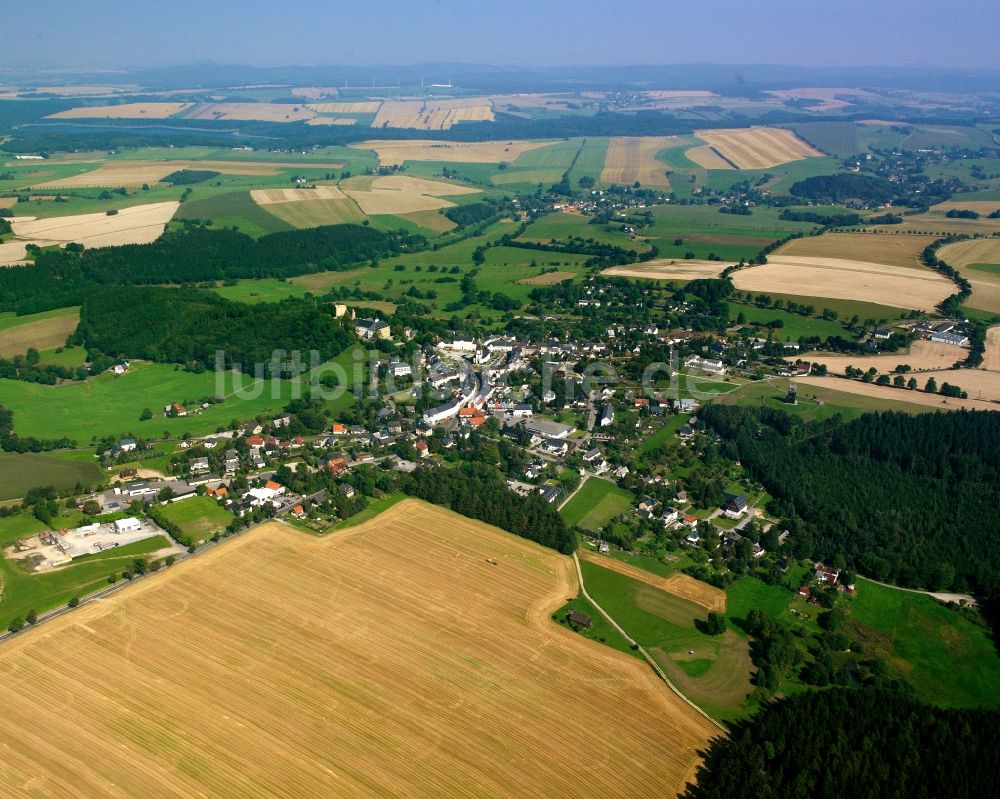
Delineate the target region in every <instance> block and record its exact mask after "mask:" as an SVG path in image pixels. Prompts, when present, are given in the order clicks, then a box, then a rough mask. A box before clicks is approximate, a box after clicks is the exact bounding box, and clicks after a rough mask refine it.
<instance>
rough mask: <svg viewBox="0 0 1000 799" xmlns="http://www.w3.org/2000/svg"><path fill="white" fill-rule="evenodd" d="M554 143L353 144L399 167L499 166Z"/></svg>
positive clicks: (379, 141)
mask: <svg viewBox="0 0 1000 799" xmlns="http://www.w3.org/2000/svg"><path fill="white" fill-rule="evenodd" d="M551 144H553V142H551V141H523V140H518V141H506V142H504V141H489V142H454V141H436V140H422V139H410V140H400V141H397V140H392V139H390V140H371V141H363V142H358V143H357V144H352V145H350V146H351V147H353V148H355V149H358V150H374V151H375V152H376V153H377V154H378V162H379V164H380V165H381V166H398V165H400V164H402V163H404V162H405V161H451V162H455V163H469V164H497V163H510V162H512V161H516V160H517V159H518V157H519V156H520V155H521V154H522V153H526V152H528V151H529V150H536V149H538V148H539V147H548V146H550V145H551Z"/></svg>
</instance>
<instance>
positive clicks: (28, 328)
mask: <svg viewBox="0 0 1000 799" xmlns="http://www.w3.org/2000/svg"><path fill="white" fill-rule="evenodd" d="M79 322H80V309H79V307H73V308H56V309H55V310H53V311H42V312H41V313H36V314H26V315H25V316H15V315H14V312H13V311H7V312H4V313H3V314H0V355H5V356H9V355H19V354H20V355H23V354H24V353H25V352H27V350H28V348H29V347H34V348H35V349H37V350H39V351H41V350H48V349H54V348H57V347H61V346H62V345H63V344H65V343H66V337H67V336H69V334H70V333H72V332H73V331H74V330H76V326H77V325H78V324H79Z"/></svg>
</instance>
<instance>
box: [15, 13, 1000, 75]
mask: <svg viewBox="0 0 1000 799" xmlns="http://www.w3.org/2000/svg"><path fill="white" fill-rule="evenodd" d="M227 6H228V4H226V6H223V4H219V3H212V2H207V3H206V2H199V3H195V2H192V1H191V0H176V2H174V3H171V4H169V5H164V4H159V3H152V2H149V0H137V1H136V2H133V3H130V4H128V5H127V6H123V5H122V4H120V3H113V2H109V1H108V0H93V1H92V2H90V3H87V4H85V5H80V4H76V3H70V2H68V0H40V2H36V3H34V4H32V5H31V6H12V7H9V8H7V9H5V11H4V20H5V23H6V24H5V28H6V29H7V31H8V32H9V33H10V34H12V35H10V36H8V37H7V38H8V41H5V43H4V48H3V50H2V51H0V66H2V67H5V68H25V67H49V66H52V67H55V66H58V67H75V68H92V69H93V68H111V67H123V68H128V67H150V66H168V65H180V64H186V63H191V62H213V63H216V64H245V65H249V66H259V67H268V66H291V65H301V66H320V65H323V66H326V65H344V66H359V67H362V66H396V65H399V66H403V65H417V64H421V63H466V64H477V65H479V64H481V65H496V66H512V67H542V66H580V67H585V66H611V65H644V64H648V65H663V66H667V65H673V64H698V63H705V64H771V65H787V66H805V67H912V66H924V67H953V68H969V69H995V68H1000V51H998V48H997V47H996V44H997V33H996V31H997V30H998V28H1000V6H998V4H996V3H995V2H989V1H988V0H966V2H964V3H961V4H959V5H958V9H957V10H956V13H955V14H954V15H953V17H951V18H945V15H944V14H943V13H942V11H941V9H940V8H939V7H936V6H935V7H930V6H928V7H919V6H915V5H914V4H913V3H911V2H904V1H903V0H885V2H882V3H879V4H878V5H871V4H869V3H867V2H862V1H861V0H843V2H841V3H840V4H838V5H836V6H834V5H823V6H816V5H811V4H807V3H802V2H801V0H799V2H790V1H789V0H771V1H770V2H761V0H746V1H745V2H734V0H719V1H718V2H716V3H715V4H713V6H712V7H711V10H710V11H707V10H705V9H704V7H702V6H697V5H695V4H673V3H666V2H652V0H634V2H632V3H629V4H628V5H627V6H626V7H617V8H616V7H613V6H609V5H608V4H607V3H597V2H594V0H579V2H569V0H556V1H554V0H548V1H546V0H541V2H537V1H536V2H526V0H510V2H508V3H506V4H503V5H502V6H500V5H491V6H483V7H479V6H477V5H473V4H470V3H468V2H456V0H431V2H426V3H422V4H419V5H417V4H414V3H412V2H410V3H404V2H401V0H371V2H369V3H366V4H364V5H363V6H355V5H348V4H342V3H330V2H318V1H317V0H299V1H298V2H295V3H294V4H292V5H290V6H286V7H276V6H275V5H274V4H271V3H268V4H265V3H264V2H262V1H261V0H243V2H241V3H239V6H238V9H233V8H232V7H227ZM18 32H21V34H20V35H18ZM998 90H1000V87H998Z"/></svg>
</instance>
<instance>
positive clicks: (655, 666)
mask: <svg viewBox="0 0 1000 799" xmlns="http://www.w3.org/2000/svg"><path fill="white" fill-rule="evenodd" d="M573 563H574V565H575V566H576V577H577V579H578V580H579V581H580V593H581V594H583V598H584V599H586V600H587V601H588V602H589V603H590V604H591V605H593V606H594V607H595V608H596V609H597V612H598V613H600V614H601V615H602V616H603V617H604V618H605V619H607V622H608V624H610V625H611V626H612V627H614V628H615V630H617V631H618V633H619V634H620V635H621V637H622V638H624V639H625V640H626V641H628V643H629V646H631V647H632V648H633V649H634V650H635V651H636V652H638V653H639V654H640V655H642V656H643V658H645V660H646V662H647V663H648V664H649V665H650V667H651V668H652V669H653V671H654V672H656V676H657V677H659V678H660V679H661V680H663V682H664V683H666V686H667V687H668V688H669V689H670V690H671V691H673V692H674V693H675V694H677V696H679V697H680V698H681V699H682V700H684V701H685V702H687V704H689V705H690V706H691V707H693V708H694V709H695V710H697V711H698V712H699V713H700V714H701V715H702V716H704V717H705V718H706V719H708V720H709V721H710V722H712V724H714V725H715V726H716V727H718V728H719V729H720V730H722V731H723V732H729V730H727V729H726V727H724V726H723V725H722V724H720V723H719V722H718V721H716V720H715V719H713V718H712V717H711V716H710V715H708V713H706V712H705V711H704V710H702V709H701V708H700V707H698V706H697V705H696V704H695V703H694V702H692V701H691V700H690V699H688V698H687V697H686V696H684V694H682V693H681V692H680V689H678V688H677V686H676V685H674V684H673V683H672V682H670V678H669V677H667V675H666V674H664V672H663V669H661V668H660V665H659V664H658V663H657V662H656V661H655V660H653V658H652V656H651V655H650V654H649V653H648V652H647V651H646V650H645V649H643V648H642V646H640V645H639V642H638V641H636V640H635V639H634V638H632V637H631V636H630V635H629V634H628V633H627V632H625V630H623V629H622V628H621V626H620V625H619V624H618V622H616V621H615V620H614V619H613V618H611V615H610V614H609V613H608V612H607V611H606V610H605V609H604V608H602V607H601V606H600V605H598V604H597V602H595V601H594V598H593V597H592V596H591V595H590V594H588V593H587V586H586V585H584V582H583V570H582V569H581V568H580V559H579V558H578V557H577V556H576V553H575V552H574V553H573Z"/></svg>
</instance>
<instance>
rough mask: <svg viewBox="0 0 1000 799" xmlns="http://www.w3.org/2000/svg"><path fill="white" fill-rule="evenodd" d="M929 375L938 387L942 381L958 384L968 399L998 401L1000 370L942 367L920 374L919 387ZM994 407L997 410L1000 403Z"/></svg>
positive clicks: (999, 394) (999, 400) (999, 396)
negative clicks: (938, 369)
mask: <svg viewBox="0 0 1000 799" xmlns="http://www.w3.org/2000/svg"><path fill="white" fill-rule="evenodd" d="M929 377H933V378H934V379H935V380H936V381H937V384H938V388H940V387H941V384H942V383H951V384H952V385H953V386H959V387H960V388H961V389H962V390H963V391H965V392H967V393H968V395H969V399H972V400H987V401H990V402H994V403H1000V372H993V371H988V370H987V369H985V368H982V369H942V370H940V371H935V372H927V373H925V374H922V375H920V380H921V383H920V387H921V388H923V384H924V382H925V381H926V380H927V378H929ZM995 407H996V409H997V410H1000V405H996V406H995Z"/></svg>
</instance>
